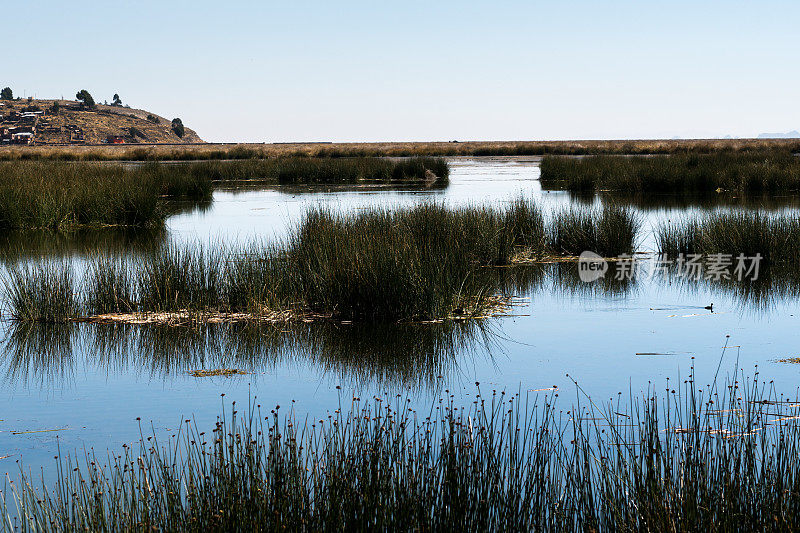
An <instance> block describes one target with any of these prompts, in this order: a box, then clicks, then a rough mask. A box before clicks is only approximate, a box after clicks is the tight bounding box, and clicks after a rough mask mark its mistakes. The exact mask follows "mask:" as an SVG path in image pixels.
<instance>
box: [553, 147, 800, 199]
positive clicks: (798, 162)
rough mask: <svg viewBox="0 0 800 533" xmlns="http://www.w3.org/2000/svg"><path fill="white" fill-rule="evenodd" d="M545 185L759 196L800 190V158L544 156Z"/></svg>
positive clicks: (786, 154)
mask: <svg viewBox="0 0 800 533" xmlns="http://www.w3.org/2000/svg"><path fill="white" fill-rule="evenodd" d="M540 180H541V183H542V186H543V187H548V188H563V189H566V190H570V191H575V192H578V191H595V190H614V191H620V190H621V191H626V192H633V193H636V192H672V193H687V192H698V193H703V192H705V193H708V192H713V191H717V190H725V191H735V192H739V193H763V192H776V191H786V190H798V189H800V159H798V158H797V157H794V155H793V154H792V152H791V151H790V150H777V149H775V150H769V151H753V152H741V153H738V152H720V153H713V154H672V155H657V156H651V157H619V156H592V157H583V158H571V157H560V156H546V157H545V158H544V159H543V160H542V163H541V178H540Z"/></svg>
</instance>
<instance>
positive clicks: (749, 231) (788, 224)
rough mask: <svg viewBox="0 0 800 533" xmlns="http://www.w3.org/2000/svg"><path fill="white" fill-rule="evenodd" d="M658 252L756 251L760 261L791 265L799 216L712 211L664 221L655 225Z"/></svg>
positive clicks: (798, 251)
mask: <svg viewBox="0 0 800 533" xmlns="http://www.w3.org/2000/svg"><path fill="white" fill-rule="evenodd" d="M656 242H657V245H658V249H659V251H660V252H661V253H663V254H666V255H669V256H677V255H679V254H684V255H692V254H701V255H705V256H709V255H717V254H724V255H728V256H732V257H733V258H734V259H735V258H737V257H738V256H740V255H743V256H744V257H747V258H751V257H756V256H757V255H760V257H761V258H762V262H763V265H765V266H766V265H769V266H774V267H782V266H785V267H795V266H796V263H797V258H798V257H800V216H797V215H795V214H789V213H785V214H781V213H779V214H768V213H763V212H760V211H751V212H739V211H733V212H714V213H709V214H704V215H699V216H695V217H686V218H684V219H682V220H677V221H671V222H666V223H664V224H661V225H660V226H659V227H657V228H656Z"/></svg>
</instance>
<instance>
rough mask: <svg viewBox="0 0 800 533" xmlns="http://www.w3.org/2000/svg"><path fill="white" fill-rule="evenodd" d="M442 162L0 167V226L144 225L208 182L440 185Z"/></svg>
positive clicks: (207, 192) (206, 188) (195, 195)
mask: <svg viewBox="0 0 800 533" xmlns="http://www.w3.org/2000/svg"><path fill="white" fill-rule="evenodd" d="M449 173H450V169H449V167H448V164H447V162H446V161H444V160H443V159H441V158H430V157H419V158H410V159H402V160H389V159H383V158H348V159H303V158H280V159H268V160H257V159H249V160H237V161H205V162H194V163H187V164H166V163H157V162H150V163H146V164H143V165H121V164H105V163H103V164H101V163H87V162H77V163H70V162H60V161H15V162H2V163H0V228H4V229H19V228H49V229H67V228H74V227H82V226H147V225H155V224H159V223H161V222H162V221H163V219H164V217H165V216H166V214H167V209H166V208H165V205H164V202H163V198H174V199H191V200H208V199H210V197H211V194H212V192H213V188H214V183H213V182H214V181H224V180H251V179H255V180H262V181H268V182H274V183H285V184H288V183H358V182H360V181H365V180H375V181H381V182H389V181H427V182H432V181H437V182H440V183H441V182H446V181H447V179H448V176H449Z"/></svg>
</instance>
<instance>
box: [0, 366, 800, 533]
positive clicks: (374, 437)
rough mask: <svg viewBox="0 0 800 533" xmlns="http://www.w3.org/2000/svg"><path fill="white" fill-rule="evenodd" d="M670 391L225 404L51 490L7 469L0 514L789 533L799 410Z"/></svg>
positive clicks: (134, 524) (720, 392)
mask: <svg viewBox="0 0 800 533" xmlns="http://www.w3.org/2000/svg"><path fill="white" fill-rule="evenodd" d="M677 389H678V390H675V389H671V388H670V387H667V389H666V392H664V391H663V389H661V388H660V387H658V390H659V391H661V392H655V389H653V390H649V391H645V392H643V393H642V394H631V396H630V398H629V404H628V405H627V407H626V406H625V404H624V403H622V402H619V401H613V400H612V401H609V402H608V403H607V404H600V403H597V402H595V401H592V399H590V398H587V397H585V396H583V394H582V392H581V389H580V388H578V399H577V400H576V403H575V404H573V405H572V406H570V407H569V409H568V410H566V411H564V410H563V408H561V407H560V405H559V403H560V401H559V400H558V399H557V398H558V394H559V392H560V389H554V390H545V391H544V392H542V393H532V394H529V395H526V396H522V395H520V394H516V395H506V394H504V393H497V392H495V393H491V394H487V395H485V396H484V395H483V394H481V391H480V388H478V390H477V391H476V394H475V398H474V401H473V402H472V403H471V404H468V405H467V406H465V407H463V408H460V407H459V406H457V405H455V404H454V400H453V398H452V397H451V396H447V397H444V398H441V399H440V400H438V401H435V402H434V404H433V405H432V406H423V407H422V409H421V410H419V411H418V410H416V409H414V408H413V407H412V406H411V404H409V403H408V402H409V401H410V399H409V398H406V397H404V396H403V395H398V396H397V397H393V396H387V397H377V396H376V397H374V398H373V399H371V400H365V401H361V400H360V399H358V398H355V397H354V398H353V399H352V400H350V399H340V401H339V408H336V409H335V410H334V409H331V410H330V411H329V412H328V413H326V414H323V415H321V416H320V417H319V418H318V419H313V420H312V421H309V422H307V423H305V424H303V423H302V422H298V420H296V419H295V416H294V413H293V412H289V413H287V414H284V412H285V411H283V410H281V408H280V406H276V407H275V408H274V409H271V411H270V412H269V413H266V412H263V411H262V410H261V407H260V406H259V405H257V404H256V402H253V403H252V404H251V405H249V406H248V407H247V408H246V411H245V412H244V414H241V415H240V414H239V410H238V408H237V406H236V405H235V404H234V405H233V407H232V410H231V411H229V412H226V411H225V409H223V413H222V415H221V416H220V417H219V419H218V421H217V423H216V426H215V427H214V428H213V429H209V430H208V431H207V432H206V431H205V428H198V427H197V426H196V424H193V423H192V422H191V420H186V421H185V424H184V425H183V426H182V428H181V429H180V431H178V432H177V434H176V435H175V436H174V437H173V438H172V439H170V440H169V442H159V441H158V439H157V437H156V436H145V433H144V430H142V438H141V442H140V444H139V446H136V445H134V446H133V447H128V446H126V447H125V448H124V451H122V452H121V454H120V455H111V456H110V457H108V458H106V455H105V453H102V454H98V455H95V452H88V453H87V455H86V456H85V458H84V459H78V458H76V457H73V456H67V457H58V458H57V460H56V462H57V465H58V468H57V479H56V480H55V482H54V483H53V485H51V486H49V487H43V488H41V489H36V488H34V487H37V486H39V483H38V482H37V480H36V479H34V478H33V476H32V475H31V474H25V472H26V470H25V469H24V467H23V468H21V469H20V470H21V474H20V475H21V477H22V479H21V480H20V483H18V484H17V483H15V484H12V485H11V486H10V488H9V492H10V494H9V495H8V497H7V499H3V501H4V504H5V505H10V506H11V507H4V508H3V511H4V513H6V515H8V514H9V513H10V512H11V511H12V510H13V509H16V510H17V511H16V512H17V521H16V524H17V527H19V528H20V529H21V530H22V531H38V530H43V529H56V530H63V531H72V530H89V531H98V530H102V531H123V530H133V529H135V530H150V529H162V528H163V529H169V530H171V531H197V530H203V531H230V530H248V531H250V530H253V531H255V530H274V529H291V530H295V529H300V530H305V529H309V530H332V529H336V530H340V529H347V530H359V529H370V530H372V529H379V530H386V529H403V530H408V529H411V530H433V531H438V530H451V529H452V528H453V527H454V525H456V527H457V528H458V529H463V530H468V531H494V530H514V531H598V530H609V531H670V530H675V529H678V530H701V529H702V530H709V531H728V530H748V531H756V530H757V531H762V530H769V531H777V530H790V529H793V527H794V526H795V517H796V513H795V510H796V509H797V508H798V506H800V492H798V491H797V490H795V489H794V488H793V487H797V486H798V484H800V473H799V472H798V469H797V468H796V455H797V449H798V447H800V425H798V423H797V421H798V418H799V417H798V416H797V411H796V407H797V405H798V404H797V403H796V402H790V401H788V399H786V398H784V397H782V396H778V395H777V393H776V392H775V389H774V388H772V387H771V386H770V385H769V384H767V383H763V382H761V381H760V380H759V378H758V377H757V376H756V377H755V378H753V379H749V378H748V379H745V378H744V376H739V375H735V376H734V377H733V378H732V379H730V380H729V381H728V382H727V384H725V386H720V387H719V388H718V387H717V385H716V384H712V385H710V386H708V387H706V388H699V387H698V386H697V385H696V384H695V379H694V375H693V374H690V375H689V377H688V379H687V380H686V381H685V382H684V385H683V386H682V387H679V388H677ZM348 404H349V405H348ZM3 522H4V524H13V523H15V522H14V521H13V519H12V518H11V517H10V516H8V517H7V518H6V520H4V521H3Z"/></svg>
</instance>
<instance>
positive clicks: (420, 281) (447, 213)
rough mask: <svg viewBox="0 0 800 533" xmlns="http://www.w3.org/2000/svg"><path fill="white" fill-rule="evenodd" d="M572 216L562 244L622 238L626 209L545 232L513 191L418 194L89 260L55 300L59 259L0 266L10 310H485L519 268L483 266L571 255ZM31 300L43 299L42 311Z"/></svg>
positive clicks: (83, 315) (35, 315) (66, 269)
mask: <svg viewBox="0 0 800 533" xmlns="http://www.w3.org/2000/svg"><path fill="white" fill-rule="evenodd" d="M574 220H577V221H579V223H580V224H584V225H585V227H586V229H587V231H591V234H590V235H589V236H588V237H587V236H583V237H582V238H581V239H579V240H573V241H570V242H571V243H572V244H571V245H572V246H579V245H584V244H585V245H587V246H589V245H596V246H598V248H596V250H597V251H599V252H600V253H607V254H609V255H617V254H621V253H626V252H628V251H630V250H631V249H632V247H633V245H634V240H635V235H636V231H637V229H638V224H636V223H635V220H634V219H633V216H632V215H631V214H630V213H628V212H627V211H625V210H621V209H615V208H610V207H609V208H606V209H605V210H603V211H594V210H587V211H585V212H578V211H573V212H570V213H569V214H565V215H559V216H557V217H555V218H554V222H552V223H551V224H552V227H553V228H558V229H551V230H550V231H549V232H548V230H547V227H546V225H545V222H544V217H543V216H542V214H541V212H540V211H539V209H538V208H537V207H536V206H535V205H533V203H532V202H530V201H528V200H524V199H517V200H515V201H513V202H511V203H510V204H509V205H508V206H505V207H503V208H491V207H463V208H447V207H445V206H442V205H437V204H432V203H430V204H421V205H418V206H415V207H412V208H405V209H399V210H395V211H390V210H386V209H382V208H374V209H370V210H365V211H360V212H358V213H355V214H341V213H337V212H334V211H331V210H329V209H326V208H313V209H310V210H309V211H307V213H306V214H305V217H304V218H303V220H302V221H301V223H300V224H299V226H298V228H297V229H295V230H294V231H292V232H291V234H290V236H289V237H288V238H287V239H286V240H285V241H284V242H282V243H278V244H273V245H258V246H252V247H249V248H244V249H235V250H234V249H227V248H226V247H224V246H219V247H216V248H214V249H213V250H210V251H207V250H204V249H202V248H199V247H197V248H195V247H181V248H177V247H167V248H162V249H159V250H156V251H154V252H152V253H150V254H144V255H143V256H141V257H137V258H134V259H132V260H130V261H128V262H123V261H112V260H108V259H102V258H101V259H97V260H95V261H94V262H93V263H92V264H91V265H90V267H89V268H88V269H86V272H85V273H84V277H83V279H82V281H81V283H80V285H79V286H78V287H72V288H71V289H69V290H68V288H67V286H66V285H63V287H62V288H60V289H59V290H61V291H62V293H64V294H66V292H68V293H69V294H68V295H67V296H68V298H59V299H58V302H69V305H68V306H62V307H58V306H57V305H56V304H57V302H55V301H53V302H50V301H49V300H48V299H52V298H53V296H52V295H53V294H55V293H54V292H53V290H51V289H52V287H53V286H54V285H55V284H56V281H58V280H72V279H73V277H74V276H75V275H74V274H73V273H72V271H71V268H72V267H71V266H69V265H67V264H62V265H50V264H47V265H42V266H40V267H37V268H36V269H33V270H31V269H26V268H22V267H20V268H19V269H16V270H12V275H11V276H10V278H9V280H8V282H7V283H6V293H7V294H8V295H10V296H11V298H10V299H9V301H10V302H11V306H12V315H13V317H14V318H15V319H17V320H26V321H56V320H79V319H80V320H86V319H91V320H93V321H97V322H114V321H119V322H130V323H153V322H164V323H175V324H179V323H193V322H198V321H204V322H219V321H237V320H247V319H252V320H258V321H268V322H281V321H284V322H285V321H291V320H295V321H306V320H338V321H360V322H396V321H417V322H430V321H438V320H450V319H470V318H479V317H485V316H495V315H497V314H503V313H505V312H506V311H507V310H508V308H509V305H508V304H509V296H511V294H509V292H510V291H512V290H513V288H514V285H515V284H516V282H514V281H513V279H514V278H519V276H523V277H524V276H525V274H524V273H520V272H505V273H498V272H497V271H496V269H495V268H492V267H497V266H507V265H510V264H515V263H520V262H521V263H531V262H532V261H533V262H535V261H539V260H542V259H544V258H546V257H548V254H550V253H552V252H551V246H552V251H554V252H555V253H559V254H563V253H575V252H576V251H577V248H575V249H572V248H570V247H569V246H567V245H566V244H564V243H565V242H567V238H568V237H569V236H568V235H567V234H566V232H568V231H572V228H573V226H570V224H573V225H574V223H573V221H574ZM591 226H594V227H596V229H594V230H591V228H590V227H591ZM581 227H583V226H581ZM565 228H566V229H565ZM548 235H549V236H550V241H549V243H548ZM576 237H577V236H575V235H573V236H572V238H573V239H575V238H576ZM575 243H577V244H575ZM556 246H557V248H556ZM581 251H582V250H581ZM578 253H579V252H578ZM64 283H66V281H65V282H64ZM523 283H524V281H523ZM64 291H66V292H64ZM59 294H61V293H59ZM42 303H44V304H47V305H42ZM48 306H49V307H48ZM39 308H44V309H48V308H52V309H53V311H52V312H48V313H46V314H45V315H42V314H41V312H40V311H38V309H39Z"/></svg>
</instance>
